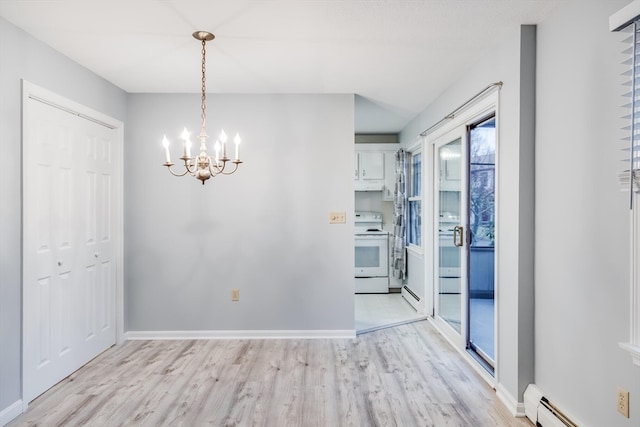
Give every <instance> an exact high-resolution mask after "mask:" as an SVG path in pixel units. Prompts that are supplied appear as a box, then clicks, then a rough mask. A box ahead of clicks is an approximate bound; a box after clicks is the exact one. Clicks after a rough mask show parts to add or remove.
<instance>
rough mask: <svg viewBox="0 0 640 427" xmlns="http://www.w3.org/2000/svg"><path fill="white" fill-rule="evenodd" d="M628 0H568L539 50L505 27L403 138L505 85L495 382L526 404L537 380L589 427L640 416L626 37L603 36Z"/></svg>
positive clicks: (539, 34) (548, 23)
mask: <svg viewBox="0 0 640 427" xmlns="http://www.w3.org/2000/svg"><path fill="white" fill-rule="evenodd" d="M628 3H629V2H628V1H627V0H611V1H606V2H603V1H599V0H571V1H567V2H566V3H564V4H563V5H562V6H561V7H559V8H558V9H557V10H554V11H553V12H552V13H551V14H550V15H549V16H548V17H547V18H546V19H545V20H544V21H543V22H542V23H541V24H539V25H538V26H537V31H535V33H534V34H535V38H536V54H535V56H534V57H532V56H531V55H530V52H529V51H530V49H531V36H532V34H531V29H526V27H525V30H524V31H521V30H517V32H516V31H515V30H514V34H512V35H507V37H506V41H505V43H504V44H503V46H501V47H500V48H498V49H496V50H495V51H494V52H493V54H491V55H488V56H487V57H486V58H485V59H484V60H483V61H482V62H480V63H479V64H477V65H476V66H475V67H473V68H472V69H470V70H467V71H466V72H465V73H462V77H461V78H460V80H459V81H458V82H457V83H456V84H455V85H453V86H451V87H450V88H448V89H447V90H446V91H444V93H443V95H442V96H441V97H440V98H439V99H438V100H436V101H435V102H434V103H432V104H431V105H430V106H428V107H427V108H426V109H425V110H424V112H423V113H421V114H420V115H419V116H418V117H416V119H415V120H414V121H413V122H412V123H410V125H409V126H408V127H407V128H405V129H404V130H403V132H402V133H401V142H402V143H403V144H409V143H411V142H413V141H414V140H415V137H416V136H417V135H418V134H419V133H420V132H421V131H422V130H424V129H426V128H427V127H429V126H430V125H431V124H433V123H435V122H436V121H437V120H439V119H440V118H442V117H444V115H445V114H447V113H448V112H450V111H451V110H452V109H453V108H455V107H457V106H458V105H460V104H461V103H462V102H464V101H465V100H466V99H468V98H469V97H470V96H471V95H472V94H474V93H475V92H477V91H478V90H479V89H481V88H482V87H484V86H485V85H487V84H488V83H490V82H493V81H496V80H502V81H503V82H504V87H503V89H502V91H501V94H500V124H499V126H500V134H499V138H500V150H501V151H500V162H501V163H500V168H501V169H500V176H499V191H500V195H499V197H500V208H499V215H500V217H499V221H500V222H501V226H500V227H501V228H500V230H498V232H500V231H502V233H501V234H500V235H498V236H497V238H498V245H499V246H500V256H501V259H499V272H498V274H499V286H500V294H499V304H500V308H499V313H498V315H499V321H500V325H501V326H500V329H499V331H498V334H499V339H500V341H499V349H498V351H499V353H498V356H499V358H500V359H499V364H500V367H499V372H498V380H499V382H500V384H501V385H502V386H503V387H504V390H506V391H507V392H508V393H510V394H512V397H514V398H517V399H521V395H520V393H521V392H522V390H523V387H524V386H525V385H526V382H527V380H530V379H531V376H532V375H533V378H534V381H535V383H536V384H538V386H539V387H540V388H541V389H542V390H543V391H544V392H545V393H546V394H547V396H548V397H549V398H550V399H551V400H552V401H554V402H556V403H557V404H558V405H559V406H560V408H561V409H563V410H564V411H566V412H567V413H568V414H569V415H570V416H571V417H573V418H574V419H575V420H576V421H578V422H579V423H581V424H580V425H585V426H591V427H599V426H605V425H606V426H612V427H617V426H620V427H631V426H638V425H640V411H639V410H638V408H640V369H639V368H638V367H637V366H634V365H633V364H632V362H631V357H630V355H629V354H628V353H626V352H625V351H623V350H621V349H620V348H619V347H618V343H619V342H626V341H628V340H629V236H628V233H629V213H628V209H627V206H628V200H627V199H628V195H626V194H624V193H621V192H620V191H619V187H618V184H617V180H616V171H617V170H618V169H619V168H620V166H621V162H620V159H621V158H622V155H621V153H620V152H619V147H620V146H621V144H619V142H618V141H619V138H620V137H621V136H622V132H620V131H619V128H620V127H621V126H623V124H624V121H623V120H622V119H620V117H621V116H622V115H623V110H622V109H621V108H620V105H621V104H622V99H621V97H620V94H621V93H622V88H621V86H620V82H621V81H622V78H621V77H620V73H621V72H622V66H621V65H620V62H621V60H622V58H623V57H622V56H621V54H620V52H621V43H620V40H621V37H622V36H621V35H620V34H612V33H610V32H609V31H608V18H609V15H611V14H612V13H614V12H615V11H617V10H619V9H620V8H622V7H624V6H625V5H626V4H628ZM578 18H579V19H578ZM516 34H517V36H516ZM532 59H535V70H536V77H535V81H536V83H535V91H534V92H533V93H535V102H534V100H533V99H531V96H532V88H531V86H530V78H531V76H530V75H529V72H530V69H531V64H530V63H528V61H531V60H532ZM527 81H529V83H527ZM532 106H535V128H534V129H533V130H534V131H535V144H534V145H535V151H532V150H533V148H534V147H533V146H532V144H531V134H532V129H531V125H532V123H533V122H532V117H531V112H530V111H528V110H530V109H531V108H532ZM533 155H535V161H534V160H533V159H532V158H531V156H533ZM532 167H533V168H534V169H533V170H531V168H532ZM532 176H535V178H534V179H535V189H534V187H532V186H531V183H530V182H529V181H530V179H531V177H532ZM531 191H534V194H535V197H534V198H532V197H531ZM533 201H535V207H534V208H533V209H532V204H531V203H532V202H533ZM533 210H535V222H534V223H533V225H534V227H532V226H531V225H532V222H531V221H532V220H533V217H532V215H531V213H532V211H533ZM527 236H529V237H528V238H527ZM531 236H533V237H531ZM532 240H533V241H535V245H534V244H533V242H532ZM532 250H534V258H533V259H535V263H534V264H533V271H532V270H531V265H532V264H531V263H530V261H529V260H531V259H532V258H531V251H532ZM534 278H535V281H534V286H533V289H532V288H531V286H530V284H529V283H531V281H532V280H533V279H534ZM532 291H533V298H534V302H535V303H532V300H531V298H532ZM532 310H533V313H534V316H533V317H532V316H531V313H532ZM532 318H533V319H535V320H534V327H532V326H531V319H532ZM515 325H517V327H516V328H514V326H515ZM531 334H534V336H535V340H534V341H532V336H531ZM520 341H524V342H520ZM534 343H535V346H534V347H533V344H534ZM532 349H533V354H535V359H531V350H532ZM617 386H621V387H623V388H626V389H627V390H629V391H630V397H631V404H630V407H631V418H630V419H626V418H624V417H623V416H621V415H620V414H618V413H617V412H616V405H615V397H616V387H617ZM633 408H636V410H635V411H634V410H633Z"/></svg>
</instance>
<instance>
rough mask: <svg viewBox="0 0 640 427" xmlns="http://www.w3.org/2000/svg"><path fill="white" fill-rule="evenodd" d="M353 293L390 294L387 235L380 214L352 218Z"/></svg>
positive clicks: (365, 213)
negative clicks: (354, 284)
mask: <svg viewBox="0 0 640 427" xmlns="http://www.w3.org/2000/svg"><path fill="white" fill-rule="evenodd" d="M354 225H355V236H354V241H355V280H356V293H357V294H365V293H388V292H389V233H388V232H387V231H384V230H383V229H382V214H381V213H380V212H368V211H367V212H365V211H360V212H356V215H355V224H354Z"/></svg>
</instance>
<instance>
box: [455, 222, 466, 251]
mask: <svg viewBox="0 0 640 427" xmlns="http://www.w3.org/2000/svg"><path fill="white" fill-rule="evenodd" d="M463 236H464V227H462V226H461V225H456V226H455V227H453V244H454V245H455V246H457V247H459V248H461V247H462V246H463V245H464V240H463V239H464V237H463Z"/></svg>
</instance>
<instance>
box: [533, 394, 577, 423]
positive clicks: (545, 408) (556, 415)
mask: <svg viewBox="0 0 640 427" xmlns="http://www.w3.org/2000/svg"><path fill="white" fill-rule="evenodd" d="M524 412H525V415H526V416H527V418H529V420H530V421H531V422H532V423H534V424H535V425H536V426H538V427H579V426H578V424H576V423H574V422H573V421H571V420H570V419H569V417H568V416H566V415H565V414H563V413H562V411H560V410H559V409H558V408H557V407H556V406H555V405H554V404H553V403H551V402H550V401H549V399H547V398H546V397H544V394H543V393H542V391H541V390H540V389H539V388H538V387H536V386H535V385H534V384H529V386H528V387H527V389H526V390H525V392H524Z"/></svg>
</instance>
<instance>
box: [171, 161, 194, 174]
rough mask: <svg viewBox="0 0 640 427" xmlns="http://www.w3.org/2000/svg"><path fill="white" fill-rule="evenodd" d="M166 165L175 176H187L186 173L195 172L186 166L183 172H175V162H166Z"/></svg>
mask: <svg viewBox="0 0 640 427" xmlns="http://www.w3.org/2000/svg"><path fill="white" fill-rule="evenodd" d="M164 166H166V167H167V169H168V170H169V173H171V175H173V176H185V175H186V174H190V175H193V172H191V171H190V170H189V168H186V170H185V171H184V172H182V173H177V172H174V171H173V169H171V166H173V163H165V164H164Z"/></svg>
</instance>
